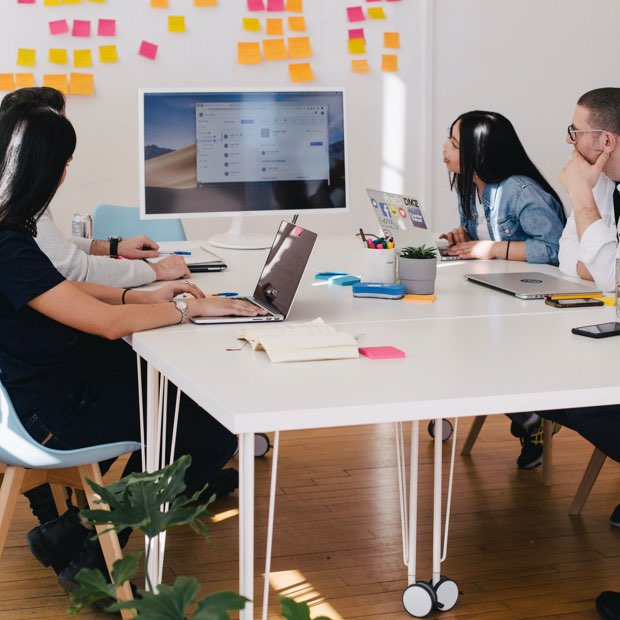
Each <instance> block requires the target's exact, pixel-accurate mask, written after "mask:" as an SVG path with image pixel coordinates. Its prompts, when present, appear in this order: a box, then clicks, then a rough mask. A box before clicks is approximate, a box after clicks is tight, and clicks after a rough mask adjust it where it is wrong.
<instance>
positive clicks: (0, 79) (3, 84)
mask: <svg viewBox="0 0 620 620" xmlns="http://www.w3.org/2000/svg"><path fill="white" fill-rule="evenodd" d="M0 90H15V76H14V75H13V74H12V73H0Z"/></svg>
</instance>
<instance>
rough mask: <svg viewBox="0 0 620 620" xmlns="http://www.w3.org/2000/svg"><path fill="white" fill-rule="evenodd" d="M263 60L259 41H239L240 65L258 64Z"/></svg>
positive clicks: (238, 58) (238, 57)
mask: <svg viewBox="0 0 620 620" xmlns="http://www.w3.org/2000/svg"><path fill="white" fill-rule="evenodd" d="M262 61H263V59H262V58H261V55H260V44H259V43H237V62H238V63H239V64H240V65H256V64H258V63H260V62H262Z"/></svg>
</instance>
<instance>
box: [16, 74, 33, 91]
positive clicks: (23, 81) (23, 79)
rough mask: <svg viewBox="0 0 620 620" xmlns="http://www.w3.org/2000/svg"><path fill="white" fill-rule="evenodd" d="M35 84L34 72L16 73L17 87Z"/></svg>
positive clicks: (27, 86) (30, 86)
mask: <svg viewBox="0 0 620 620" xmlns="http://www.w3.org/2000/svg"><path fill="white" fill-rule="evenodd" d="M33 86H34V73H16V74H15V88H32V87H33Z"/></svg>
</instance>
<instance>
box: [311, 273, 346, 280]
mask: <svg viewBox="0 0 620 620" xmlns="http://www.w3.org/2000/svg"><path fill="white" fill-rule="evenodd" d="M348 275H349V274H348V273H347V272H346V271H319V273H317V274H316V275H315V276H314V279H315V280H331V279H332V278H336V277H338V276H348Z"/></svg>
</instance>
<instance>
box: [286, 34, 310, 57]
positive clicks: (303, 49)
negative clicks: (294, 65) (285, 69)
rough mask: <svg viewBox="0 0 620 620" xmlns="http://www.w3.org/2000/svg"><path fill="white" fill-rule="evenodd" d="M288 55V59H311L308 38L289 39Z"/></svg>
mask: <svg viewBox="0 0 620 620" xmlns="http://www.w3.org/2000/svg"><path fill="white" fill-rule="evenodd" d="M288 55H289V57H290V58H312V48H311V47H310V37H290V38H289V40H288Z"/></svg>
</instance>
